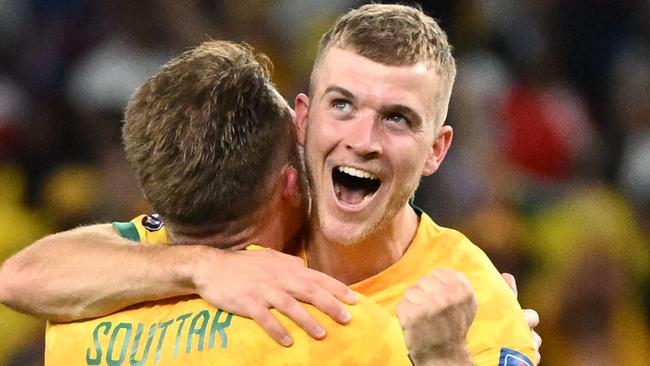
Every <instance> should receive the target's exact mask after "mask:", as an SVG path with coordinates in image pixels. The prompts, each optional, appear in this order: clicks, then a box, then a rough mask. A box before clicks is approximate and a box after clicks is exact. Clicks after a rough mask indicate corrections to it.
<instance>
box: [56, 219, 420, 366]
mask: <svg viewBox="0 0 650 366" xmlns="http://www.w3.org/2000/svg"><path fill="white" fill-rule="evenodd" d="M155 221H156V218H155V217H147V216H141V217H139V218H136V219H134V220H133V221H132V222H131V223H122V224H117V223H116V224H114V227H115V228H116V229H117V230H118V231H119V232H120V233H121V234H122V235H123V236H125V237H128V238H130V239H132V240H141V241H142V243H146V244H153V245H155V244H166V243H167V233H166V230H165V228H164V226H163V225H162V223H156V222H155ZM116 270H119V269H116ZM216 270H218V269H216ZM305 307H306V308H307V310H308V311H309V312H310V313H311V314H312V315H313V316H314V317H315V318H316V319H317V320H318V321H319V322H321V324H323V325H324V326H325V328H326V329H327V331H328V334H327V337H326V339H325V340H322V341H317V340H314V339H312V338H311V337H309V336H308V335H307V334H306V333H305V332H304V331H303V330H302V329H300V328H299V327H298V326H297V325H296V324H295V323H294V322H293V321H290V320H289V319H287V318H286V317H284V316H282V315H281V314H279V313H278V312H276V311H275V310H274V314H275V315H276V316H277V317H278V318H279V319H280V321H281V323H282V324H283V325H284V326H285V327H286V328H287V330H288V331H289V332H290V334H291V335H292V336H293V339H294V344H293V345H292V346H291V347H288V348H285V347H282V346H281V345H279V344H277V343H276V342H275V341H273V339H272V338H271V337H270V336H269V335H268V334H266V333H265V332H264V330H263V329H262V328H261V327H260V326H259V325H258V324H256V323H255V322H254V321H252V320H250V319H247V318H243V317H239V316H233V315H232V314H229V313H226V312H223V311H221V310H218V309H215V308H213V307H211V306H210V305H208V304H207V303H206V302H204V301H203V300H202V299H200V298H198V297H183V298H173V299H167V300H164V301H156V302H150V303H143V304H139V305H136V306H133V307H130V308H128V309H125V310H122V311H120V312H117V313H114V314H112V315H108V316H105V317H102V318H97V319H93V320H86V321H80V322H74V323H66V324H48V328H47V331H46V346H45V364H46V365H48V366H55V365H56V366H58V365H65V366H68V365H69V366H76V365H110V366H115V365H411V363H410V361H409V360H408V356H407V350H406V346H405V345H404V341H403V337H402V333H401V328H400V326H399V323H398V322H397V321H396V320H395V319H394V318H393V317H391V316H390V315H389V314H388V313H387V312H386V311H385V310H383V309H382V308H381V307H380V306H378V305H377V304H375V303H374V302H373V301H371V300H369V299H368V298H365V297H363V296H360V299H359V302H358V303H357V304H356V305H354V306H348V307H347V308H348V310H349V311H350V313H351V314H352V321H351V322H350V323H349V324H348V325H346V326H341V325H338V324H337V323H335V322H334V321H333V320H332V319H331V318H329V317H328V316H327V315H325V314H323V313H321V312H320V311H318V310H316V309H315V308H314V307H312V306H310V305H305Z"/></svg>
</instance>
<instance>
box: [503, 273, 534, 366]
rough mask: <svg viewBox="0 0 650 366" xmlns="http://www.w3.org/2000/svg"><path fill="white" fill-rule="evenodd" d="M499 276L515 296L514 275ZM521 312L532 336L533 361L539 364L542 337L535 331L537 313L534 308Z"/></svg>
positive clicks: (515, 284) (516, 292) (504, 274)
mask: <svg viewBox="0 0 650 366" xmlns="http://www.w3.org/2000/svg"><path fill="white" fill-rule="evenodd" d="M501 276H502V277H503V279H504V280H505V281H506V283H507V284H508V287H510V289H511V290H512V292H513V293H514V294H515V297H516V296H517V295H518V291H517V281H516V280H515V277H514V276H513V275H511V274H510V273H502V274H501ZM523 312H524V317H525V318H526V322H527V323H528V327H529V328H530V332H531V334H532V336H533V346H534V347H535V359H534V360H533V362H535V365H539V363H540V362H541V361H542V355H541V354H540V353H539V348H540V347H541V346H542V337H541V336H540V335H539V334H538V333H537V332H536V331H535V327H537V326H538V325H539V314H537V311H535V310H534V309H523Z"/></svg>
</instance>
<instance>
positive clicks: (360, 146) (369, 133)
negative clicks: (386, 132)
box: [345, 115, 383, 159]
mask: <svg viewBox="0 0 650 366" xmlns="http://www.w3.org/2000/svg"><path fill="white" fill-rule="evenodd" d="M380 133H381V131H379V127H378V124H377V123H375V118H374V117H373V116H371V115H363V116H360V117H359V118H358V119H357V120H356V121H355V123H352V124H351V125H350V128H349V129H348V131H347V134H346V140H345V143H346V148H347V149H348V150H352V151H354V152H355V153H356V154H358V155H361V156H364V157H366V158H369V159H370V158H375V157H377V156H379V155H381V153H382V150H383V149H382V145H381V140H380Z"/></svg>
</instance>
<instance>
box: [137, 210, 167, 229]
mask: <svg viewBox="0 0 650 366" xmlns="http://www.w3.org/2000/svg"><path fill="white" fill-rule="evenodd" d="M163 225H165V223H164V222H163V221H162V218H161V217H160V215H159V214H157V213H154V214H151V215H148V216H145V217H143V218H142V226H144V228H145V229H147V230H149V231H158V230H160V229H162V227H163Z"/></svg>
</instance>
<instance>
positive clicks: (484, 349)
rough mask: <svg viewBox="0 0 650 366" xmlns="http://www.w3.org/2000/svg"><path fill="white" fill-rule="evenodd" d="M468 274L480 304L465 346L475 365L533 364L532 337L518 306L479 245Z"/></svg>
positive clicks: (515, 365) (520, 365)
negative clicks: (472, 269)
mask: <svg viewBox="0 0 650 366" xmlns="http://www.w3.org/2000/svg"><path fill="white" fill-rule="evenodd" d="M471 262H472V263H471V264H472V265H471V267H473V268H476V270H475V271H471V272H469V273H466V274H467V277H468V280H469V281H470V283H471V284H472V287H473V288H474V289H475V290H474V293H475V295H476V299H477V302H478V303H479V304H480V305H479V307H478V309H477V312H476V317H475V318H474V322H473V323H472V326H471V327H470V329H469V332H468V335H467V340H468V348H469V351H470V353H471V354H472V357H473V360H474V363H475V364H476V365H477V366H497V365H498V366H533V365H534V364H533V362H532V360H533V359H534V357H535V348H534V344H533V337H532V333H531V331H530V328H529V327H528V323H527V322H526V319H525V317H524V314H523V312H522V310H521V306H520V305H519V303H518V302H517V299H516V297H515V295H514V293H513V292H512V290H511V289H510V288H509V287H508V285H507V284H506V282H505V280H504V279H503V278H502V277H501V274H499V272H498V271H497V270H496V268H495V267H494V266H493V265H492V263H491V262H490V261H489V259H488V258H487V256H486V255H485V254H484V253H483V252H482V251H481V250H480V249H478V248H476V251H475V252H474V253H472V259H471Z"/></svg>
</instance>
